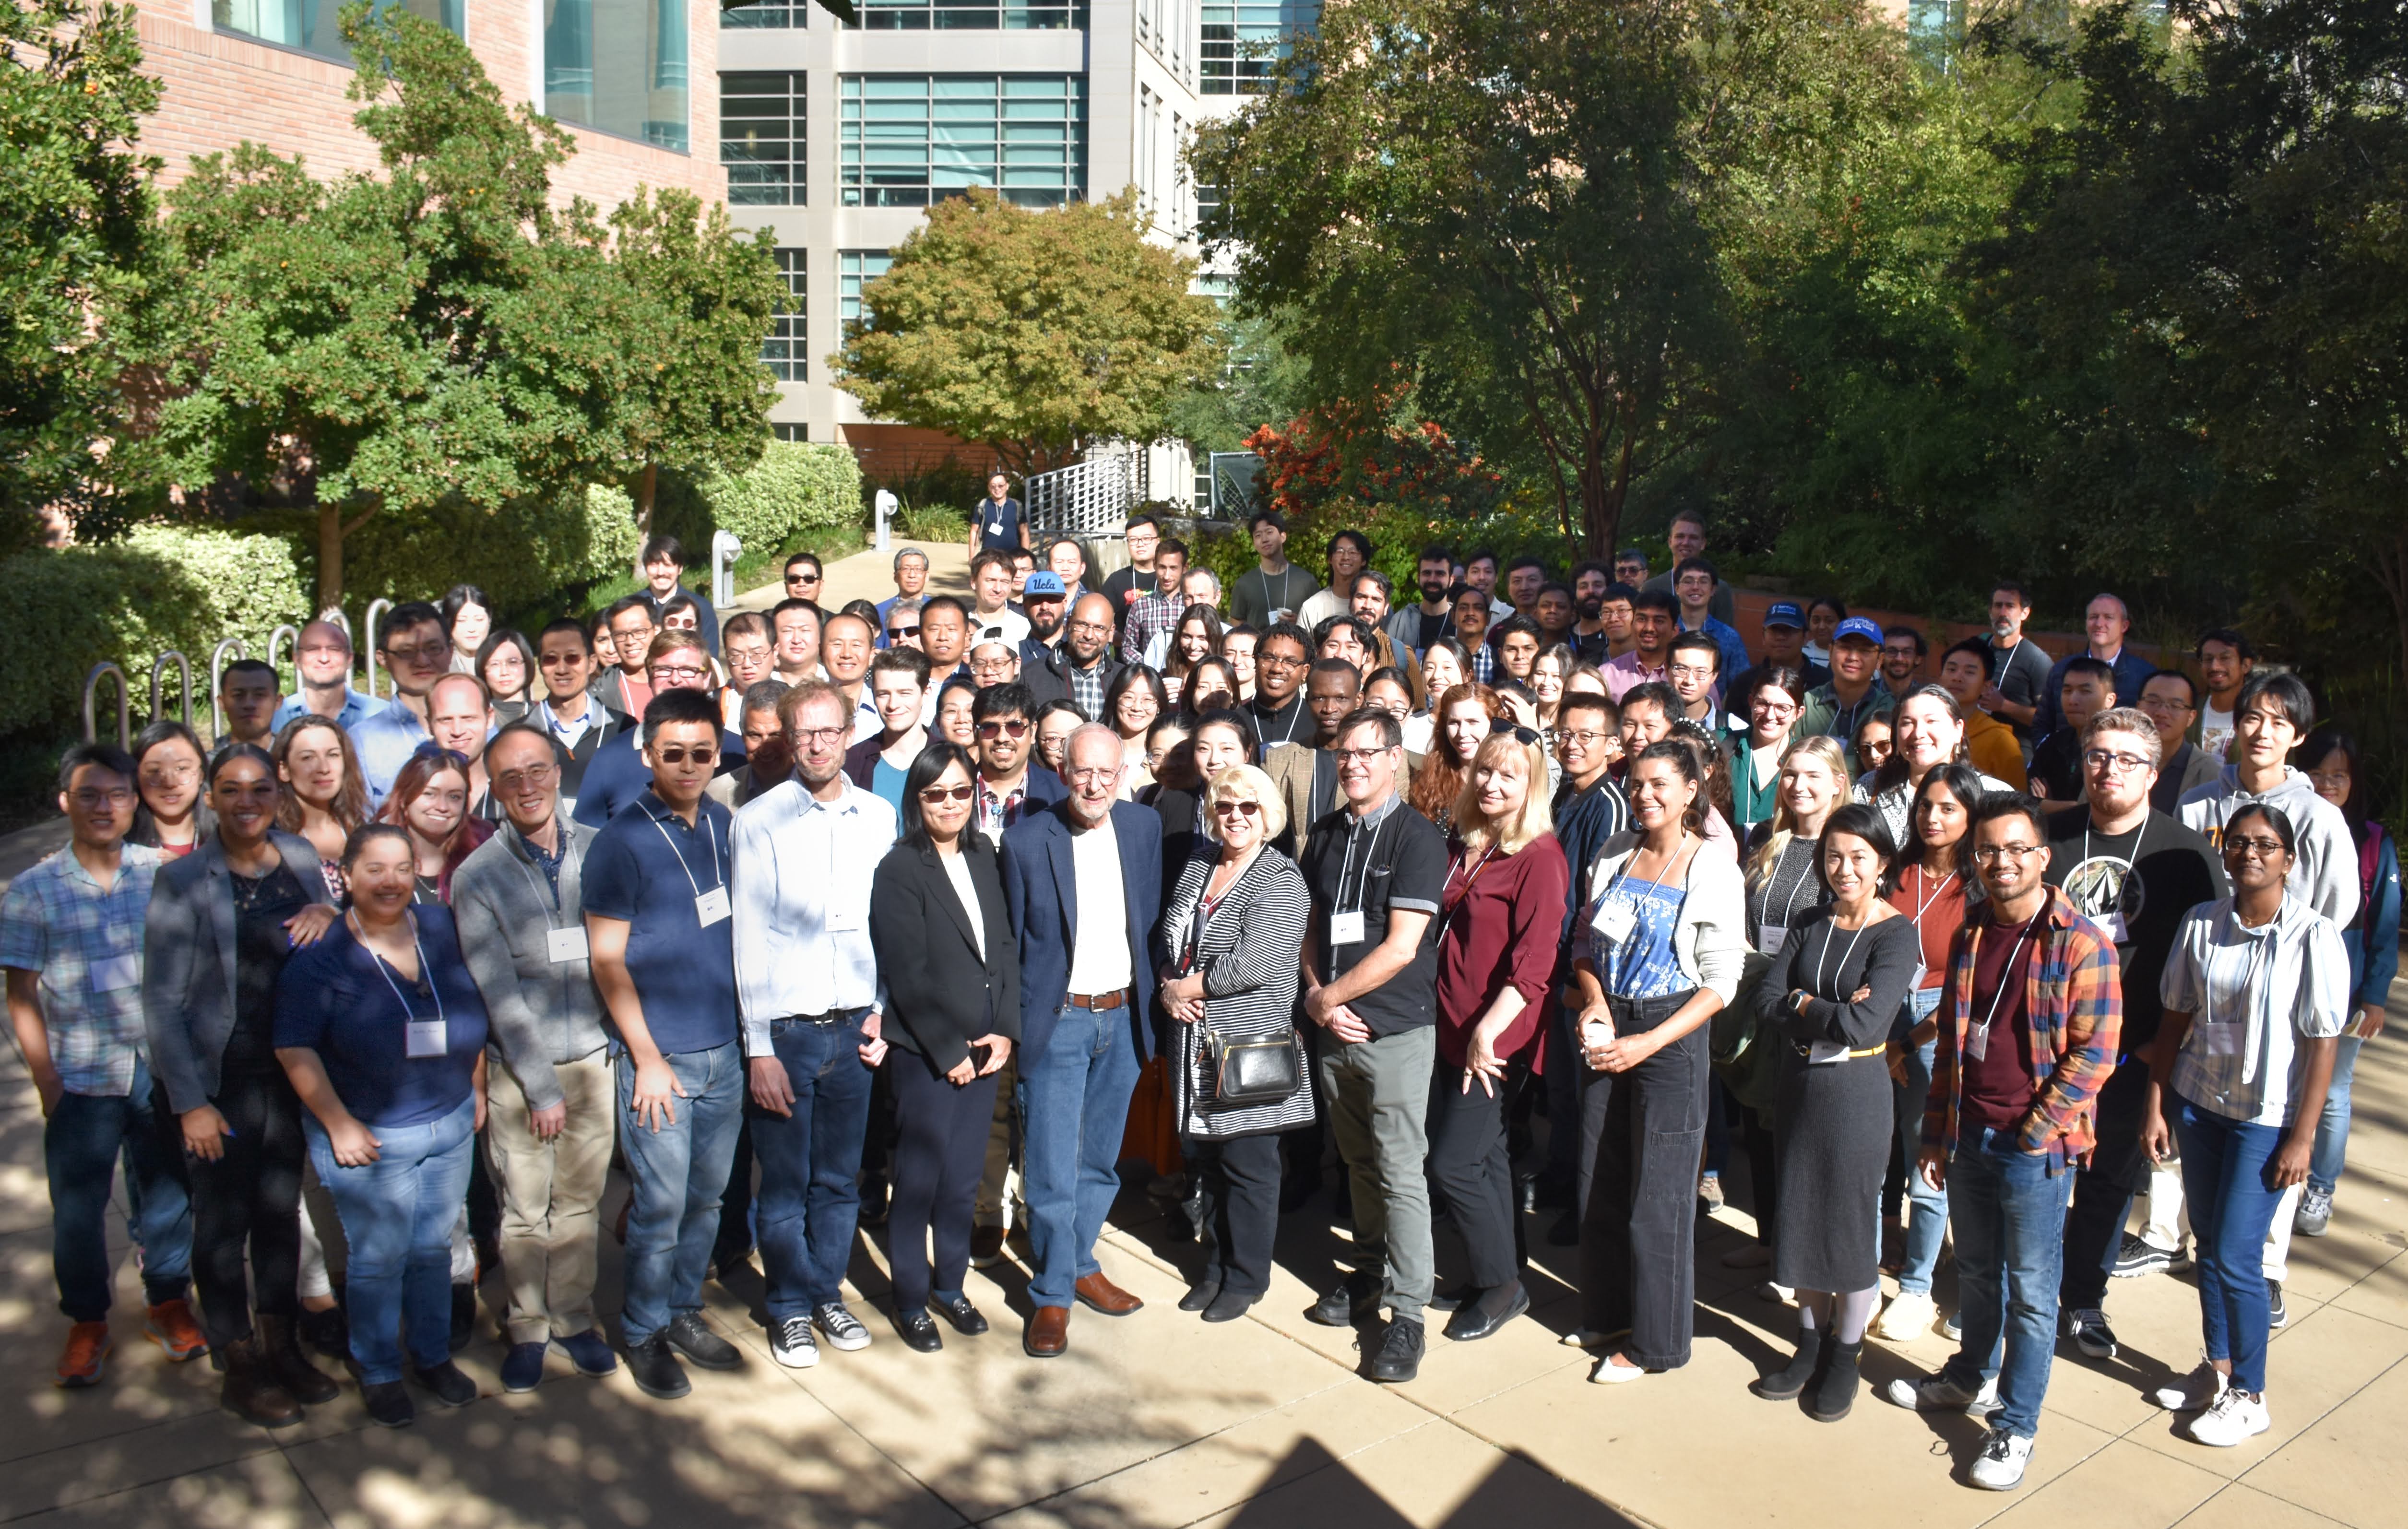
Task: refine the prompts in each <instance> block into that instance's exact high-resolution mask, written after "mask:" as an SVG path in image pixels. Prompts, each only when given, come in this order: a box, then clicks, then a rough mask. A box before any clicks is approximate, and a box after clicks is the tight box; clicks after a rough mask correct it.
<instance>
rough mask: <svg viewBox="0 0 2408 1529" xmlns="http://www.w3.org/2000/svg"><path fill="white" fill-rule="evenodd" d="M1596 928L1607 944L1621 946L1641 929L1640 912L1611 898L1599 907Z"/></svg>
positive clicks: (1617, 899)
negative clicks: (1635, 931)
mask: <svg viewBox="0 0 2408 1529" xmlns="http://www.w3.org/2000/svg"><path fill="white" fill-rule="evenodd" d="M1596 927H1597V932H1598V934H1600V935H1603V936H1605V938H1606V943H1608V944H1610V945H1619V944H1621V943H1622V942H1623V941H1624V940H1627V939H1628V938H1629V937H1630V932H1631V931H1632V930H1634V929H1636V928H1638V927H1639V910H1638V909H1637V908H1635V907H1631V906H1630V905H1629V904H1628V903H1626V902H1623V901H1622V900H1621V899H1619V898H1612V897H1610V898H1608V899H1606V901H1605V902H1604V903H1602V904H1601V905H1599V906H1598V910H1597V920H1596Z"/></svg>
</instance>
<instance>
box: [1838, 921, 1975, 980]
mask: <svg viewBox="0 0 2408 1529" xmlns="http://www.w3.org/2000/svg"><path fill="white" fill-rule="evenodd" d="M1865 928H1866V926H1865V925H1864V924H1861V923H1860V924H1858V925H1856V929H1855V931H1854V932H1853V933H1851V934H1850V935H1849V936H1848V948H1847V949H1846V950H1842V951H1841V952H1840V970H1842V971H1843V972H1844V971H1846V970H1847V969H1848V958H1849V957H1850V956H1852V955H1855V954H1856V941H1857V940H1858V939H1860V938H1862V937H1863V936H1864V932H1865ZM1830 959H1831V921H1830V920H1828V919H1826V920H1824V921H1823V953H1822V954H1821V955H1819V956H1817V957H1815V958H1814V985H1815V987H1817V988H1820V987H1822V986H1823V985H1824V984H1825V983H1826V982H1828V981H1829V980H1830V979H1831V974H1830V973H1829V972H1828V971H1826V970H1824V967H1825V966H1826V965H1828V963H1829V962H1830ZM2012 964H2013V963H2012V962H2010V965H2012Z"/></svg>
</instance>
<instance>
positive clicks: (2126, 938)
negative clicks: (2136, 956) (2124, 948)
mask: <svg viewBox="0 0 2408 1529" xmlns="http://www.w3.org/2000/svg"><path fill="white" fill-rule="evenodd" d="M2099 926H2100V928H2102V929H2104V930H2106V931H2107V937H2108V938H2109V939H2112V940H2114V942H2115V943H2116V944H2118V945H2129V944H2131V943H2132V936H2130V935H2129V934H2128V933H2126V932H2125V929H2124V910H2123V909H2122V908H2120V907H2114V908H2109V909H2108V910H2107V911H2106V912H2104V913H2101V914H2100V915H2099Z"/></svg>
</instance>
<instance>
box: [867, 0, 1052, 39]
mask: <svg viewBox="0 0 2408 1529" xmlns="http://www.w3.org/2000/svg"><path fill="white" fill-rule="evenodd" d="M855 8H856V9H857V10H858V11H859V13H860V16H861V21H860V24H861V25H862V26H865V27H867V28H868V29H870V30H871V31H873V32H996V31H1002V32H1052V31H1059V30H1061V29H1063V28H1066V27H1084V26H1085V25H1086V24H1087V7H1086V6H1085V4H1083V0H1037V3H1036V4H1034V5H1012V4H1009V3H1008V0H855Z"/></svg>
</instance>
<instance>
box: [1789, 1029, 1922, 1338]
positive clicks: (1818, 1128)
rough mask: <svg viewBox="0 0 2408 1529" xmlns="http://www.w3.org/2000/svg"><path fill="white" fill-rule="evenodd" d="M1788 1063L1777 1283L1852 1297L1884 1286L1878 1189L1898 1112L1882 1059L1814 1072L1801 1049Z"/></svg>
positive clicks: (1832, 1064)
mask: <svg viewBox="0 0 2408 1529" xmlns="http://www.w3.org/2000/svg"><path fill="white" fill-rule="evenodd" d="M1776 1044H1778V1045H1780V1046H1782V1047H1783V1048H1784V1049H1785V1050H1787V1051H1788V1053H1789V1056H1788V1059H1787V1060H1786V1061H1785V1063H1784V1065H1783V1070H1782V1077H1781V1097H1780V1103H1779V1105H1778V1107H1777V1111H1776V1113H1777V1117H1778V1118H1777V1120H1776V1122H1775V1123H1774V1127H1773V1132H1774V1141H1775V1148H1774V1151H1773V1161H1774V1162H1775V1163H1776V1164H1777V1165H1779V1169H1780V1175H1781V1202H1780V1208H1779V1209H1778V1210H1777V1211H1776V1212H1775V1214H1774V1217H1773V1235H1772V1279H1773V1282H1774V1283H1776V1284H1783V1285H1788V1286H1790V1287H1791V1288H1793V1289H1796V1290H1828V1291H1837V1292H1840V1293H1843V1294H1844V1293H1847V1292H1850V1291H1857V1290H1866V1289H1869V1288H1871V1286H1873V1285H1875V1284H1877V1283H1879V1282H1880V1279H1881V1266H1880V1265H1881V1188H1882V1179H1883V1177H1884V1176H1885V1174H1886V1173H1887V1172H1888V1171H1889V1148H1890V1134H1891V1130H1892V1125H1893V1121H1894V1118H1895V1106H1894V1104H1893V1101H1892V1096H1891V1091H1890V1078H1889V1068H1888V1067H1887V1066H1886V1065H1884V1063H1883V1061H1882V1059H1881V1058H1880V1057H1879V1056H1877V1055H1876V1056H1862V1057H1847V1058H1844V1059H1842V1060H1841V1061H1838V1062H1827V1063H1825V1064H1823V1065H1821V1066H1814V1067H1810V1066H1808V1065H1806V1059H1805V1058H1804V1057H1802V1056H1799V1054H1798V1050H1797V1048H1796V1047H1794V1046H1791V1045H1790V1044H1789V1043H1788V1042H1786V1041H1780V1042H1776Z"/></svg>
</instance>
